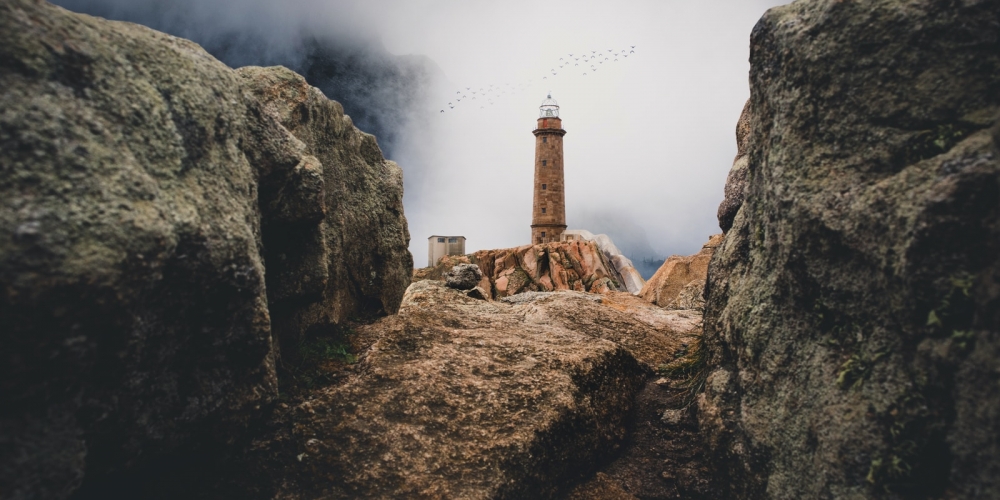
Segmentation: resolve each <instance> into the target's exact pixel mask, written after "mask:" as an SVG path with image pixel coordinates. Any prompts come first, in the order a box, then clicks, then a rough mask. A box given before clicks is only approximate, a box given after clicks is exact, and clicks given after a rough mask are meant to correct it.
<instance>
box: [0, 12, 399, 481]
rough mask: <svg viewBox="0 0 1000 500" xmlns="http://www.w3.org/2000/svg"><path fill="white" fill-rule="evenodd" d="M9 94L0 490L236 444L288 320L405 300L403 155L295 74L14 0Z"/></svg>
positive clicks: (0, 78)
mask: <svg viewBox="0 0 1000 500" xmlns="http://www.w3.org/2000/svg"><path fill="white" fill-rule="evenodd" d="M0 102H3V103H4V106H3V110H2V111H0V325H3V327H2V328H0V366H2V368H0V375H2V378H3V382H2V387H3V389H2V392H0V491H2V492H3V496H4V498H14V499H20V498H66V497H68V496H69V495H71V494H73V493H74V492H78V490H79V489H80V487H81V485H83V488H84V489H85V490H86V491H87V492H88V493H87V494H89V495H91V496H98V497H101V496H102V490H101V488H102V486H101V485H102V484H104V483H102V481H104V480H105V479H107V478H109V477H112V476H114V477H117V478H118V479H121V478H122V477H124V476H127V475H128V474H130V473H132V472H134V471H136V470H139V469H142V468H144V467H146V468H150V469H155V468H158V467H164V466H165V465H166V463H165V462H164V461H163V460H165V458H164V457H166V456H168V455H169V454H171V453H174V452H179V450H182V449H185V447H201V448H202V449H204V448H208V447H211V446H212V445H213V443H222V442H230V441H232V440H234V439H236V438H237V437H238V436H239V435H240V434H241V433H242V432H243V431H244V428H245V426H246V423H247V421H248V419H249V418H251V416H252V414H253V413H254V412H256V411H257V410H258V409H259V408H260V407H261V405H263V404H265V403H267V402H269V401H271V400H272V399H273V398H274V397H275V396H276V395H277V382H276V376H275V358H276V354H277V351H276V349H275V346H274V342H273V334H274V333H275V332H276V331H279V328H278V327H279V326H281V327H282V328H284V329H285V330H286V331H289V332H290V333H291V334H292V335H295V334H298V332H299V331H301V330H303V329H306V328H309V327H322V326H323V325H328V324H331V323H335V322H337V321H339V320H341V319H343V318H345V317H348V316H353V315H367V314H378V313H384V312H391V311H394V310H395V309H396V307H397V305H398V303H399V300H400V298H401V296H402V293H403V290H404V289H405V287H406V285H407V284H408V281H409V274H410V269H411V268H412V261H411V260H410V258H409V254H408V252H406V246H407V241H406V240H407V235H406V232H405V228H406V225H405V219H404V218H403V215H402V207H401V204H400V199H401V194H402V187H401V181H400V172H399V169H398V167H395V166H394V165H392V164H391V163H389V162H385V161H384V160H383V159H382V157H381V154H380V153H379V150H378V147H377V145H376V144H375V141H374V139H373V138H372V137H371V136H367V135H365V134H362V133H360V132H358V131H357V130H356V129H354V128H353V127H352V126H351V123H350V120H349V119H348V118H347V117H345V116H343V113H342V111H341V110H340V107H339V105H337V104H336V103H333V102H330V101H327V100H326V99H324V98H323V97H322V95H321V94H320V93H319V92H317V91H315V90H314V89H310V88H309V87H308V86H306V85H305V84H304V81H302V79H301V78H300V77H297V76H295V75H293V74H289V73H288V72H286V71H283V70H280V69H260V68H256V69H247V70H244V71H241V72H240V73H237V72H235V71H233V70H231V69H230V68H228V67H226V66H225V65H223V64H221V63H220V62H218V61H217V60H215V59H214V58H212V57H211V56H209V55H208V54H207V53H205V52H204V51H203V50H202V49H201V48H200V47H198V46H197V45H195V44H193V43H191V42H188V41H186V40H182V39H178V38H174V37H172V36H168V35H165V34H162V33H158V32H155V31H152V30H149V29H146V28H142V27H140V26H137V25H132V24H128V23H116V22H108V21H104V20H101V19H97V18H91V17H89V16H83V15H76V14H72V13H69V12H67V11H65V10H63V9H60V8H57V7H53V6H51V5H49V4H47V3H45V2H41V1H37V0H9V1H5V2H3V3H0ZM292 229H294V231H292ZM285 238H290V239H291V240H286V239H285ZM293 242H294V243H295V244H296V245H299V246H297V247H296V246H295V245H293V244H291V243H293ZM273 306H277V307H278V309H274V307H273ZM272 321H274V323H272ZM272 324H273V325H274V326H275V329H274V330H272ZM120 484H124V483H120ZM78 494H82V493H79V492H78ZM85 496H86V495H85ZM103 497H108V496H107V495H104V496H103Z"/></svg>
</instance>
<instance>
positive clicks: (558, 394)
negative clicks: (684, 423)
mask: <svg viewBox="0 0 1000 500" xmlns="http://www.w3.org/2000/svg"><path fill="white" fill-rule="evenodd" d="M511 298H512V299H513V298H518V299H522V300H518V301H512V302H510V303H508V302H506V301H496V302H484V301H480V300H474V299H471V298H468V297H466V296H465V295H464V294H463V293H462V292H461V291H458V290H455V289H452V288H449V287H447V286H446V285H444V284H443V283H441V282H439V281H431V280H426V281H418V282H415V283H413V284H412V285H411V286H410V288H409V289H408V290H407V293H406V295H405V297H404V299H403V305H402V307H401V308H400V311H399V314H397V315H395V316H391V317H388V318H384V319H381V320H379V321H378V322H376V323H374V324H371V325H367V326H363V327H361V328H359V332H358V336H359V337H360V338H367V339H370V340H368V341H367V344H368V345H369V347H367V348H365V349H363V350H362V351H361V354H360V362H359V363H358V364H357V365H356V366H354V367H353V369H351V370H350V371H349V373H347V374H346V378H345V379H344V380H343V382H341V383H338V384H337V385H335V386H330V387H326V388H323V389H320V390H318V391H315V392H313V393H312V394H310V396H309V397H308V398H306V399H303V400H298V401H292V402H290V404H289V405H288V407H287V409H285V410H283V412H282V414H281V415H280V416H279V418H278V420H279V421H280V422H281V424H280V425H278V426H277V427H276V431H275V433H274V434H273V435H271V436H261V437H260V438H259V439H258V440H257V441H255V443H254V444H253V445H252V447H251V448H252V449H251V451H250V453H249V455H250V456H251V457H256V462H253V463H252V464H251V465H249V466H248V467H247V468H246V473H247V474H248V476H249V477H250V478H251V479H250V480H248V481H240V482H239V484H240V485H241V487H244V488H246V487H248V486H250V488H251V490H250V491H248V492H245V493H243V494H244V495H245V496H242V498H287V499H299V498H301V499H309V498H331V499H332V498H463V499H489V498H559V497H560V495H562V494H565V493H566V492H568V490H569V489H570V488H571V487H572V485H573V484H574V482H575V481H578V480H580V479H581V478H583V477H585V476H586V475H587V474H588V473H592V471H593V470H594V467H595V466H596V464H597V463H598V462H599V461H600V460H601V459H603V458H605V457H607V456H609V455H610V454H611V453H613V452H614V450H615V449H616V448H617V447H618V446H619V443H620V441H621V439H622V438H623V437H624V436H625V433H626V429H625V420H626V415H627V414H628V412H629V410H630V408H631V406H632V404H633V403H632V401H633V397H634V395H635V394H636V392H637V391H638V390H639V389H640V388H641V387H642V385H643V383H644V381H645V380H646V378H647V376H648V375H647V374H648V373H649V372H650V371H651V370H652V367H654V366H656V365H658V364H659V363H663V362H665V361H667V360H670V359H673V358H674V353H676V352H677V351H678V350H679V349H681V345H682V342H683V341H684V340H685V339H686V338H687V337H685V335H686V334H688V333H690V332H691V331H692V330H693V329H695V328H696V321H695V320H694V319H691V318H689V317H687V316H683V315H678V314H676V313H674V312H671V311H666V310H663V309H661V308H658V307H655V306H652V305H650V304H648V303H646V302H645V301H642V300H641V299H639V298H636V297H634V296H632V295H631V294H627V293H621V292H615V293H612V294H610V295H605V296H597V295H592V294H588V293H580V292H572V291H569V292H566V291H564V292H549V293H545V292H534V293H526V294H520V295H517V296H515V297H511ZM236 497H239V496H236Z"/></svg>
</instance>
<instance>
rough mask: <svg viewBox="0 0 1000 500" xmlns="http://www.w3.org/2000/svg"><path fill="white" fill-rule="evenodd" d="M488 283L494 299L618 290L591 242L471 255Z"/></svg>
mask: <svg viewBox="0 0 1000 500" xmlns="http://www.w3.org/2000/svg"><path fill="white" fill-rule="evenodd" d="M471 260H472V261H473V262H475V263H477V264H478V265H479V267H480V269H482V271H483V275H484V276H485V278H484V279H486V280H488V281H489V284H490V288H491V293H492V295H493V297H494V298H502V297H508V296H510V295H514V294H517V293H522V292H531V291H534V292H551V291H553V290H576V291H579V292H590V291H593V292H601V291H613V290H619V287H620V284H619V283H617V282H616V281H615V280H614V279H613V278H612V276H614V274H613V270H612V269H613V268H612V267H611V264H610V263H608V261H607V259H606V258H605V256H604V253H603V252H601V250H600V249H599V248H598V247H597V244H596V243H594V242H592V241H561V242H552V243H544V244H541V245H525V246H523V247H517V248H507V249H502V250H480V251H478V252H476V253H474V254H472V256H471Z"/></svg>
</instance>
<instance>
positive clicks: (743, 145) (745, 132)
mask: <svg viewBox="0 0 1000 500" xmlns="http://www.w3.org/2000/svg"><path fill="white" fill-rule="evenodd" d="M749 138H750V100H749V99H747V102H746V104H744V105H743V112H742V113H740V119H739V121H738V122H737V123H736V158H735V159H733V166H732V167H731V168H730V169H729V175H728V176H727V177H726V188H725V198H723V200H722V203H720V204H719V211H718V214H717V217H718V219H719V228H720V229H722V232H723V233H725V232H727V231H729V228H731V227H733V219H735V218H736V212H738V211H739V209H740V207H741V206H743V200H744V198H746V190H747V181H748V171H747V165H748V160H747V152H748V150H749V144H748V143H747V140H748V139H749Z"/></svg>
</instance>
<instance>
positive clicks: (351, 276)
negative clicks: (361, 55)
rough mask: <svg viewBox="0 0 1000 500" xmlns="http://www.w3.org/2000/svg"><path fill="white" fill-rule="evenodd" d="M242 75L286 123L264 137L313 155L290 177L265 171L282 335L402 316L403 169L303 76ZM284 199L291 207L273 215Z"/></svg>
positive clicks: (269, 71)
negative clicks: (359, 319)
mask: <svg viewBox="0 0 1000 500" xmlns="http://www.w3.org/2000/svg"><path fill="white" fill-rule="evenodd" d="M237 73H238V74H239V76H240V77H241V80H242V83H243V86H244V87H245V88H246V89H247V90H248V91H249V93H250V95H251V96H252V97H254V98H255V100H256V101H257V102H259V103H260V113H261V115H263V116H267V117H272V118H273V119H274V120H275V121H277V123H279V124H280V127H279V128H278V129H276V130H265V131H261V132H260V133H259V134H258V135H259V136H260V137H261V138H262V139H263V141H262V142H261V144H274V143H277V144H280V145H281V146H283V147H284V146H286V145H287V144H292V145H294V148H295V149H296V150H297V151H298V154H299V155H304V157H305V158H306V159H305V160H300V161H301V162H302V164H301V166H297V167H295V168H294V169H292V170H291V172H288V173H284V172H270V171H269V172H265V173H262V175H261V198H262V204H263V206H262V210H264V220H263V227H262V231H263V238H264V242H265V245H264V258H265V262H266V263H267V276H268V280H267V288H268V301H269V304H270V310H271V321H272V324H273V328H274V331H275V334H276V336H277V337H278V338H279V340H281V341H282V342H283V346H284V344H285V343H286V342H287V343H294V342H297V341H298V340H299V339H301V338H302V337H303V336H304V335H305V333H306V332H308V331H310V330H315V329H323V328H329V327H330V326H331V325H336V324H339V323H342V322H343V321H344V320H345V319H346V318H348V317H350V316H379V315H384V314H392V313H394V312H395V311H396V308H397V307H398V304H399V301H400V300H401V299H402V296H403V292H404V291H405V290H406V287H407V286H408V285H409V284H410V278H411V274H412V270H413V257H412V256H411V255H410V252H409V250H407V245H408V244H409V240H410V235H409V231H408V229H407V226H406V218H405V217H404V215H403V174H402V170H401V169H400V168H399V167H398V166H397V165H396V164H395V163H394V162H391V161H388V160H385V159H384V158H383V157H382V153H381V151H379V148H378V144H377V143H376V142H375V137H374V136H372V135H370V134H366V133H364V132H361V131H360V130H358V129H357V128H355V127H354V126H353V125H352V124H351V119H350V117H348V116H345V115H344V110H343V108H342V107H341V106H340V104H338V103H337V102H335V101H331V100H329V99H327V98H326V97H324V96H323V94H322V93H321V92H320V91H319V90H318V89H316V88H315V87H311V86H309V84H308V83H306V81H305V79H304V78H302V77H301V76H299V75H297V74H296V73H294V72H292V71H290V70H288V69H286V68H283V67H280V66H278V67H273V68H259V67H245V68H240V69H239V70H237ZM261 122H262V123H269V122H268V121H267V120H261ZM288 132H290V133H291V136H290V137H289V136H288ZM282 133H283V134H284V135H282ZM251 147H260V146H251ZM275 203H277V204H278V206H282V207H287V208H284V209H281V210H278V209H272V210H266V209H267V208H268V207H270V206H272V205H274V204H275Z"/></svg>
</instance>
